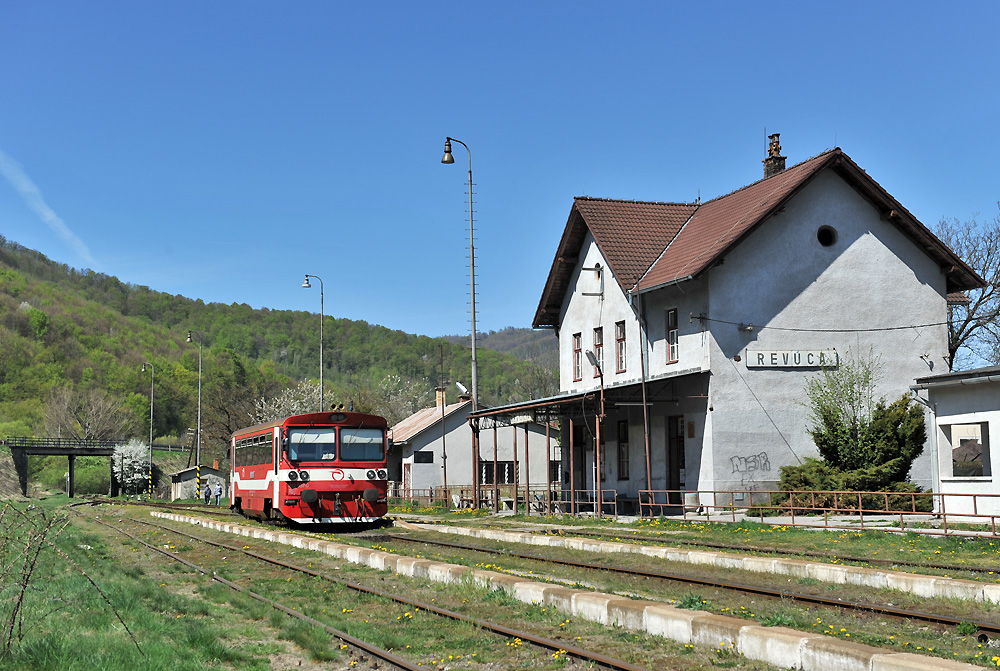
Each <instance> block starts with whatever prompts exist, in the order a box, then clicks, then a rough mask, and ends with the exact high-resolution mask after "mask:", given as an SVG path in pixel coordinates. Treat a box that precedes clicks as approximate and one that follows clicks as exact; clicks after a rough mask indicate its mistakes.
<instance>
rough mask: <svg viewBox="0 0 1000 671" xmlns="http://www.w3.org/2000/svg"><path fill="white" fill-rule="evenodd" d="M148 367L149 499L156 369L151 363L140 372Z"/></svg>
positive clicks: (151, 473) (151, 485)
mask: <svg viewBox="0 0 1000 671" xmlns="http://www.w3.org/2000/svg"><path fill="white" fill-rule="evenodd" d="M146 366H149V370H150V376H149V498H150V499H152V498H153V384H154V383H155V382H156V368H154V367H153V364H151V363H143V364H142V372H143V373H145V372H146Z"/></svg>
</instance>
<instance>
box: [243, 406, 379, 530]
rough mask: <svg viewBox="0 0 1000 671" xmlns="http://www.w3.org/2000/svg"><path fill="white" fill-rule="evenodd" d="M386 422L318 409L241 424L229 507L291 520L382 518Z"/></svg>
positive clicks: (251, 514)
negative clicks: (256, 422) (245, 426)
mask: <svg viewBox="0 0 1000 671" xmlns="http://www.w3.org/2000/svg"><path fill="white" fill-rule="evenodd" d="M387 447H388V443H387V441H386V421H385V419H384V418H382V417H379V416H377V415H368V414H364V413H359V412H317V413H309V414H305V415H293V416H291V417H286V418H284V419H281V420H277V421H274V422H270V423H267V424H260V425H257V426H251V427H249V428H246V429H241V430H240V431H237V432H236V433H234V434H233V435H232V442H231V446H230V450H231V452H230V455H229V456H230V463H231V464H232V466H231V473H230V476H231V482H232V486H231V487H230V507H231V508H233V509H234V510H237V511H239V512H241V513H242V514H244V515H247V516H249V517H256V518H260V519H276V520H286V521H289V522H292V523H296V524H331V523H365V522H375V521H377V520H379V519H381V518H382V517H384V516H385V514H386V510H387V501H386V487H387V474H386V466H385V460H386V453H387Z"/></svg>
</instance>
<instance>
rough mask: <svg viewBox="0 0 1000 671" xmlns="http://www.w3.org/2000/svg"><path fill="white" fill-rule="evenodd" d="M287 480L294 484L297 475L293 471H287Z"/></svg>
mask: <svg viewBox="0 0 1000 671" xmlns="http://www.w3.org/2000/svg"><path fill="white" fill-rule="evenodd" d="M288 479H289V480H291V481H292V482H295V481H296V480H298V479H299V474H298V473H296V472H295V471H288Z"/></svg>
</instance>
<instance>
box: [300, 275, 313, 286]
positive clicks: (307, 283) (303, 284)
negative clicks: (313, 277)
mask: <svg viewBox="0 0 1000 671" xmlns="http://www.w3.org/2000/svg"><path fill="white" fill-rule="evenodd" d="M302 288H303V289H312V285H311V284H309V276H308V275H306V281H305V282H303V283H302Z"/></svg>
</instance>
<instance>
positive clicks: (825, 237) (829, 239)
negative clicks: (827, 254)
mask: <svg viewBox="0 0 1000 671" xmlns="http://www.w3.org/2000/svg"><path fill="white" fill-rule="evenodd" d="M816 239H817V240H819V244H821V245H823V246H824V247H829V246H830V245H832V244H833V243H835V242H837V229H835V228H831V227H830V226H820V227H819V230H818V231H816Z"/></svg>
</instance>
